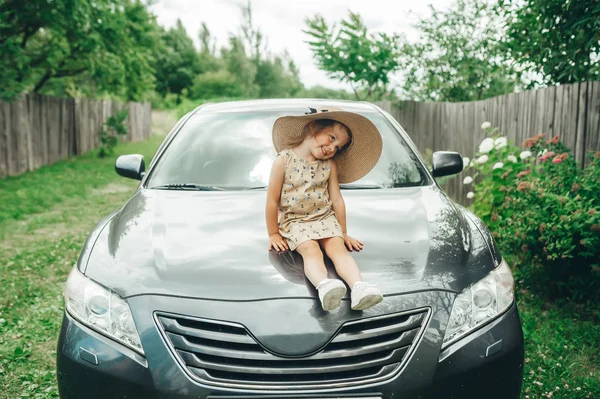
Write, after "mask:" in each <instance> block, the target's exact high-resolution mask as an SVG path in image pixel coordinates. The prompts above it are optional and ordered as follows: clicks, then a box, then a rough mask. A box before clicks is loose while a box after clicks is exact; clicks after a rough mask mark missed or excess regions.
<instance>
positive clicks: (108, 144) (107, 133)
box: [98, 108, 129, 158]
mask: <svg viewBox="0 0 600 399" xmlns="http://www.w3.org/2000/svg"><path fill="white" fill-rule="evenodd" d="M128 115H129V110H128V109H127V108H126V109H124V110H122V111H119V112H117V113H116V114H115V115H112V116H110V117H108V119H107V120H106V122H104V123H103V124H102V127H100V151H99V152H98V156H99V157H100V158H104V157H106V156H107V155H112V153H113V152H114V148H115V147H116V146H117V144H118V143H119V136H124V135H126V134H127V125H126V120H127V116H128Z"/></svg>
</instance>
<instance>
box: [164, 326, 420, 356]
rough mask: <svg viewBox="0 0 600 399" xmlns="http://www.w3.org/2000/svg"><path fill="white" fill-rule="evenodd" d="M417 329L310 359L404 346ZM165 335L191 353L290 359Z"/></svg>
mask: <svg viewBox="0 0 600 399" xmlns="http://www.w3.org/2000/svg"><path fill="white" fill-rule="evenodd" d="M417 332H418V330H417V329H414V330H410V331H405V332H404V333H402V335H400V336H399V337H397V338H396V339H394V340H392V341H386V342H383V343H379V344H371V345H365V346H363V347H361V348H358V349H337V350H336V349H333V350H328V349H327V347H326V348H325V350H324V351H322V352H319V353H317V354H315V355H313V356H311V359H315V360H320V359H336V358H340V357H353V356H359V355H366V354H369V353H374V352H380V351H384V350H387V349H393V348H395V347H398V346H404V345H406V344H408V343H409V342H411V341H412V339H413V338H414V337H415V335H417ZM167 336H168V337H169V338H170V339H171V342H172V343H173V346H174V347H175V348H176V349H181V350H184V351H186V352H193V353H206V354H208V355H212V356H220V357H224V358H234V359H248V360H278V361H281V362H286V361H290V359H289V358H284V357H277V356H275V355H272V354H270V353H268V352H264V351H263V352H260V351H259V349H260V347H259V346H258V345H256V348H257V349H256V350H255V351H254V350H253V351H241V350H235V349H223V348H217V347H214V346H208V345H201V344H196V343H193V342H190V341H189V340H187V339H186V338H185V337H183V336H180V335H177V334H173V333H170V332H167ZM295 360H297V361H300V362H301V361H302V358H298V359H295Z"/></svg>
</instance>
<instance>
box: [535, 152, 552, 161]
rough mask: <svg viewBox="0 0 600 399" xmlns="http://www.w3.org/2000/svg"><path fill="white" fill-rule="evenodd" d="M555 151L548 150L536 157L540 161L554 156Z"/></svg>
mask: <svg viewBox="0 0 600 399" xmlns="http://www.w3.org/2000/svg"><path fill="white" fill-rule="evenodd" d="M555 155H556V153H555V152H554V151H548V152H547V153H545V154H543V155H542V156H540V157H539V158H538V159H539V160H540V161H542V162H543V161H545V160H546V159H548V158H550V157H553V156H555Z"/></svg>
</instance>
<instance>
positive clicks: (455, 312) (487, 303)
mask: <svg viewBox="0 0 600 399" xmlns="http://www.w3.org/2000/svg"><path fill="white" fill-rule="evenodd" d="M514 290H515V281H514V278H513V275H512V272H511V271H510V268H509V267H508V265H507V264H506V262H505V261H502V263H501V264H500V266H498V267H497V268H496V269H494V270H492V271H491V272H490V274H488V275H487V276H486V277H484V278H482V279H481V280H479V281H478V282H476V283H474V284H472V285H470V286H469V287H467V288H465V289H464V290H463V291H462V292H461V293H460V294H458V296H457V297H456V299H455V300H454V305H453V306H452V313H451V314H450V320H449V321H448V328H447V329H446V334H445V335H444V340H443V342H442V347H446V346H448V345H449V344H450V343H452V342H454V341H456V340H458V339H460V338H461V337H463V336H464V335H466V334H468V333H469V332H471V331H473V330H474V329H476V328H477V327H478V326H480V325H481V324H483V323H486V322H488V321H490V320H492V319H494V318H496V317H497V316H499V315H501V314H502V313H504V312H505V311H506V310H507V309H508V308H509V307H510V305H511V304H512V303H513V300H514Z"/></svg>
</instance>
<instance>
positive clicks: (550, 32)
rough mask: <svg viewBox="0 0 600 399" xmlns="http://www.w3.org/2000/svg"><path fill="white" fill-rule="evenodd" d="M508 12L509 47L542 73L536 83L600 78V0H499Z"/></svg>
mask: <svg viewBox="0 0 600 399" xmlns="http://www.w3.org/2000/svg"><path fill="white" fill-rule="evenodd" d="M499 4H500V11H501V12H502V13H503V14H504V15H505V16H506V20H507V28H508V29H507V33H506V37H505V39H504V47H505V49H506V51H507V52H508V54H509V56H511V57H512V58H514V59H515V60H516V62H518V63H520V64H522V65H524V66H526V67H529V69H530V70H531V71H532V72H534V73H535V74H537V75H538V76H539V78H537V79H536V77H535V76H533V77H532V80H533V82H532V83H533V84H548V85H550V84H556V83H575V82H583V81H591V80H598V78H600V2H598V0H567V1H565V0H519V1H514V0H500V1H499Z"/></svg>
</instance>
